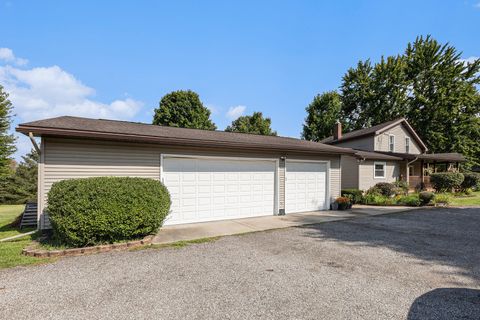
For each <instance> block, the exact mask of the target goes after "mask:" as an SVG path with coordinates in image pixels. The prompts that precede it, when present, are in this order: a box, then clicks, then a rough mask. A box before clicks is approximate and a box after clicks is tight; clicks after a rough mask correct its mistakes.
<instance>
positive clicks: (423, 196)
mask: <svg viewBox="0 0 480 320" xmlns="http://www.w3.org/2000/svg"><path fill="white" fill-rule="evenodd" d="M418 197H419V199H420V203H421V205H422V206H426V205H427V204H429V203H430V202H431V201H432V200H433V198H434V197H435V195H434V194H433V192H428V191H422V192H420V193H419V194H418Z"/></svg>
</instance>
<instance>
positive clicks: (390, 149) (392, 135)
mask: <svg viewBox="0 0 480 320" xmlns="http://www.w3.org/2000/svg"><path fill="white" fill-rule="evenodd" d="M392 137H393V150H392V148H390V146H391V145H392V143H391V141H390V138H392ZM388 151H389V152H395V135H394V134H389V135H388Z"/></svg>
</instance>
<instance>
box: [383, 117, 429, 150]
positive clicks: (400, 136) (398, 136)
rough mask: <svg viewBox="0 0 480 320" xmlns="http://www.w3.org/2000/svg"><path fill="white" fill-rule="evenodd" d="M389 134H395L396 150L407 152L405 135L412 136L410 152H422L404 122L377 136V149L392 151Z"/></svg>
mask: <svg viewBox="0 0 480 320" xmlns="http://www.w3.org/2000/svg"><path fill="white" fill-rule="evenodd" d="M389 135H394V136H395V152H399V153H405V152H406V149H405V137H409V138H410V153H411V154H420V153H422V152H421V149H420V146H419V145H418V144H417V142H416V141H415V139H414V138H413V136H412V135H411V134H410V133H409V132H408V131H407V129H405V126H404V125H403V124H398V125H396V126H395V127H393V128H390V129H389V130H387V131H385V132H383V133H382V134H379V135H378V136H376V146H375V150H376V151H390V150H389V140H388V139H389Z"/></svg>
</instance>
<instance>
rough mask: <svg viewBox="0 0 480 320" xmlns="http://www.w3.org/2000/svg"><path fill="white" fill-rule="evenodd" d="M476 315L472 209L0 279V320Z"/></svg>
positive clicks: (476, 218)
mask: <svg viewBox="0 0 480 320" xmlns="http://www.w3.org/2000/svg"><path fill="white" fill-rule="evenodd" d="M460 317H462V318H461V319H479V318H480V209H425V210H416V211H411V212H408V213H398V214H390V215H385V216H377V217H365V218H359V219H355V220H348V221H342V222H331V223H324V224H319V225H314V226H308V227H302V228H289V229H283V230H277V231H268V232H259V233H251V234H247V235H243V236H231V237H224V238H221V239H219V240H217V241H214V242H209V243H203V244H195V245H190V246H187V247H182V248H162V249H151V250H142V251H135V252H116V253H107V254H98V255H92V256H85V257H75V258H65V259H63V260H60V261H58V262H57V263H54V264H49V265H43V266H37V267H28V268H16V269H10V270H3V271H0V319H459V318H460Z"/></svg>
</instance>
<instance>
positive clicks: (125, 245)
mask: <svg viewBox="0 0 480 320" xmlns="http://www.w3.org/2000/svg"><path fill="white" fill-rule="evenodd" d="M152 240H153V236H146V237H145V238H143V239H142V240H135V241H128V242H121V243H112V244H104V245H99V246H93V247H84V248H72V249H64V250H45V249H38V248H36V247H35V245H33V246H30V247H26V248H24V249H23V250H22V254H24V255H26V256H30V257H37V258H47V257H63V256H68V257H72V256H81V255H86V254H93V253H100V252H108V251H114V250H115V251H116V250H125V249H131V248H136V247H140V246H143V245H146V244H151V243H152Z"/></svg>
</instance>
